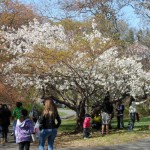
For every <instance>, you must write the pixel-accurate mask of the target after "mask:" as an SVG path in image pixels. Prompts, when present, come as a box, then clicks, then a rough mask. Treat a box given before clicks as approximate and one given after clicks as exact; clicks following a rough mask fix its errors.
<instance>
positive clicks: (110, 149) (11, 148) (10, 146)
mask: <svg viewBox="0 0 150 150" xmlns="http://www.w3.org/2000/svg"><path fill="white" fill-rule="evenodd" d="M17 149H18V145H17V144H15V143H7V145H5V146H0V150H17ZM30 149H31V150H38V147H37V146H36V147H35V146H33V145H31V148H30ZM56 150H150V138H146V139H143V140H139V141H136V142H132V143H129V144H123V145H115V146H106V147H90V148H89V147H86V148H67V149H66V148H59V149H56Z"/></svg>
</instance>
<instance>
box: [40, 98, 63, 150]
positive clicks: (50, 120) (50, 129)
mask: <svg viewBox="0 0 150 150" xmlns="http://www.w3.org/2000/svg"><path fill="white" fill-rule="evenodd" d="M55 121H57V123H56V122H55ZM39 123H40V130H41V132H40V139H39V150H44V145H45V142H46V140H47V139H48V150H53V145H54V140H55V137H56V135H57V128H58V127H59V126H60V124H61V119H60V116H59V114H58V111H57V107H56V105H55V104H54V102H53V100H52V99H46V100H45V106H44V110H43V113H42V116H41V118H40V119H39Z"/></svg>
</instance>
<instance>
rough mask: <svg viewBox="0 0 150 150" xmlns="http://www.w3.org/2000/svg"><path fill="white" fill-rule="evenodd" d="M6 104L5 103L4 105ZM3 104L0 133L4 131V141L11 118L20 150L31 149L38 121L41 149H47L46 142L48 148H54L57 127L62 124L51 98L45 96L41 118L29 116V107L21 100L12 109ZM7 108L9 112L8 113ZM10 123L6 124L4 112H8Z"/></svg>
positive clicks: (0, 113)
mask: <svg viewBox="0 0 150 150" xmlns="http://www.w3.org/2000/svg"><path fill="white" fill-rule="evenodd" d="M4 106H5V105H4ZM4 106H3V105H2V108H0V133H2V139H3V143H4V142H7V134H5V130H6V127H7V130H6V131H7V133H8V127H9V125H10V119H11V118H12V119H13V132H12V135H14V139H15V141H16V143H18V147H19V150H29V149H30V143H31V141H33V140H34V139H33V137H34V134H36V130H35V124H36V123H37V122H38V125H39V126H38V128H39V130H40V133H39V139H38V140H39V150H45V143H46V141H47V142H48V148H47V149H48V150H53V145H54V140H55V137H56V135H57V129H58V128H59V126H60V124H61V119H60V116H59V114H58V110H57V107H56V105H55V103H54V102H53V100H52V99H51V98H45V100H44V109H43V112H42V114H41V115H40V116H39V118H34V117H32V118H31V117H29V113H28V111H27V109H25V108H23V106H22V103H21V102H17V103H16V107H15V108H14V110H13V111H12V114H11V111H10V110H9V109H7V108H5V107H4ZM3 107H4V108H5V109H4V108H3ZM6 110H7V113H6ZM8 111H9V116H8V120H9V122H8V125H7V126H5V125H4V118H5V117H6V115H5V116H4V115H3V114H4V113H6V114H8Z"/></svg>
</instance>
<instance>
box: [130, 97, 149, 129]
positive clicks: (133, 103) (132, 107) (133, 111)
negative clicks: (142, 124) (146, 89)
mask: <svg viewBox="0 0 150 150" xmlns="http://www.w3.org/2000/svg"><path fill="white" fill-rule="evenodd" d="M144 102H146V100H144V101H141V102H136V101H135V98H134V97H133V96H131V97H130V103H129V115H130V118H131V122H132V128H134V123H135V118H136V113H137V109H136V106H137V105H140V104H143V103H144Z"/></svg>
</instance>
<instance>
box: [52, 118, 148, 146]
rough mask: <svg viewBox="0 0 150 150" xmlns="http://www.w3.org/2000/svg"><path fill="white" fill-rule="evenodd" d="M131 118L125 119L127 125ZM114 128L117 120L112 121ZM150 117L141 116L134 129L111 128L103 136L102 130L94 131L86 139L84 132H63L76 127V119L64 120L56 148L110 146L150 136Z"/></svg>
mask: <svg viewBox="0 0 150 150" xmlns="http://www.w3.org/2000/svg"><path fill="white" fill-rule="evenodd" d="M128 122H129V119H125V120H124V123H125V126H126V127H127V124H128ZM112 125H113V128H115V127H116V120H115V119H113V121H112ZM148 125H150V117H143V118H141V120H140V122H136V123H135V128H134V131H132V132H128V130H127V128H125V129H124V130H115V129H113V130H111V131H110V134H109V135H107V136H104V137H102V136H101V135H100V131H97V132H93V133H92V135H91V138H89V139H88V141H87V140H84V139H83V138H82V133H80V134H75V135H74V134H63V132H71V131H73V129H74V127H75V119H68V120H63V121H62V125H61V127H60V129H59V135H58V137H57V139H56V144H55V145H56V148H59V147H70V146H71V147H86V146H87V145H88V147H95V146H108V145H109V146H110V145H116V144H123V143H128V142H132V141H135V140H138V139H142V138H145V137H150V130H148Z"/></svg>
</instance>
